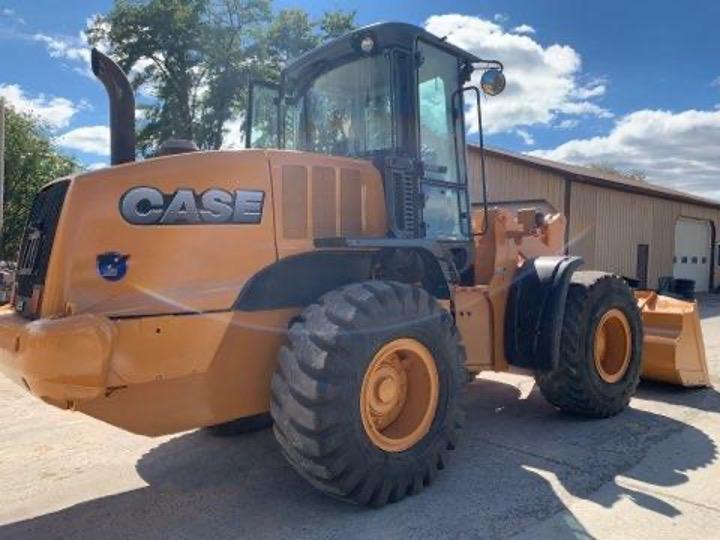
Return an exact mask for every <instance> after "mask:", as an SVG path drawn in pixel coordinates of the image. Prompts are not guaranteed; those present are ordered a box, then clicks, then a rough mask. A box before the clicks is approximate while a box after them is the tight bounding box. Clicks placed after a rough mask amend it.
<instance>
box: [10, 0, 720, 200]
mask: <svg viewBox="0 0 720 540" xmlns="http://www.w3.org/2000/svg"><path fill="white" fill-rule="evenodd" d="M358 5H362V7H361V8H358V20H359V22H360V23H363V24H365V23H372V22H376V21H389V20H398V21H405V22H411V23H415V24H418V25H424V26H426V27H428V29H429V30H431V31H434V32H436V33H438V34H447V35H448V39H449V40H450V41H452V42H455V43H457V44H458V45H461V46H463V47H466V48H468V49H470V50H472V51H473V52H475V53H477V54H479V55H480V56H485V57H497V58H498V59H500V60H501V61H503V62H504V63H505V65H506V75H507V78H508V83H509V84H508V92H506V94H503V95H501V96H498V97H496V98H492V99H488V100H487V101H486V103H485V105H484V106H485V109H486V112H487V117H486V129H487V132H488V142H489V143H490V144H492V145H495V146H500V147H504V148H509V149H512V150H516V151H521V152H531V153H535V154H537V155H541V156H545V157H549V158H552V159H559V160H563V161H572V162H575V163H580V164H588V163H606V164H610V165H614V166H616V167H619V168H620V169H622V170H635V169H638V170H643V171H645V172H646V173H647V174H648V176H649V179H650V180H651V181H654V182H657V183H661V184H663V185H666V186H669V187H675V188H678V189H683V190H688V191H692V192H694V193H697V194H699V195H704V196H707V197H716V198H720V157H719V156H718V155H720V152H717V150H716V148H715V147H716V145H717V142H718V141H720V107H719V104H720V55H718V51H720V47H719V45H720V37H718V32H717V24H718V21H720V2H716V1H711V0H707V1H693V2H689V3H684V4H681V3H678V2H670V1H664V0H653V1H649V0H646V1H632V2H628V1H615V0H603V1H593V2H590V1H579V0H575V1H571V0H502V1H497V0H488V1H482V2H481V1H464V0H456V1H455V2H453V3H452V4H448V3H444V2H417V1H415V2H402V3H401V2H387V0H385V1H379V0H366V1H365V2H363V3H361V4H358ZM110 6H111V2H110V1H97V2H92V1H88V0H82V1H81V0H62V1H60V0H24V1H14V0H0V51H1V52H2V54H0V95H3V96H4V97H5V98H6V99H8V100H9V101H10V102H11V103H15V104H16V105H17V106H18V107H20V108H22V107H31V108H33V110H36V111H37V112H38V113H39V114H41V116H44V117H46V118H48V119H49V120H50V122H51V123H52V125H53V134H54V136H56V137H57V138H58V144H59V145H61V146H62V147H63V148H64V150H65V151H67V152H69V153H72V154H74V155H76V156H77V157H78V158H79V159H80V160H81V161H82V162H83V163H85V164H86V165H99V164H102V163H106V162H107V159H108V158H107V155H106V153H107V150H106V137H107V131H106V128H105V127H104V126H105V125H106V123H107V112H106V101H105V95H104V92H103V90H102V87H101V86H100V85H99V84H98V83H97V82H95V81H94V80H93V79H92V78H91V77H89V76H88V69H87V63H86V56H85V54H84V53H83V50H85V49H86V48H85V47H84V44H83V43H82V38H81V36H80V32H81V30H82V29H83V27H84V26H85V22H86V20H87V18H88V17H90V16H92V15H93V14H95V13H102V12H105V11H107V10H108V9H109V8H110ZM296 6H300V7H303V8H305V9H307V10H308V11H309V12H310V13H311V14H313V15H316V16H319V15H320V14H321V13H322V12H323V11H324V10H326V9H334V8H339V7H343V8H345V7H347V6H348V4H347V3H344V2H339V1H332V0H331V1H313V2H292V1H289V0H280V1H276V2H275V7H276V9H279V8H282V7H296Z"/></svg>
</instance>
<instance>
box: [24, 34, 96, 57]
mask: <svg viewBox="0 0 720 540" xmlns="http://www.w3.org/2000/svg"><path fill="white" fill-rule="evenodd" d="M33 39H34V40H35V41H40V42H42V43H44V44H45V46H46V47H47V50H48V53H49V54H50V56H52V57H53V58H65V59H67V60H73V61H78V62H85V63H88V64H89V63H90V49H89V48H88V47H87V46H86V45H83V44H81V43H80V42H79V40H77V39H72V38H60V37H52V36H48V35H45V34H35V35H34V36H33Z"/></svg>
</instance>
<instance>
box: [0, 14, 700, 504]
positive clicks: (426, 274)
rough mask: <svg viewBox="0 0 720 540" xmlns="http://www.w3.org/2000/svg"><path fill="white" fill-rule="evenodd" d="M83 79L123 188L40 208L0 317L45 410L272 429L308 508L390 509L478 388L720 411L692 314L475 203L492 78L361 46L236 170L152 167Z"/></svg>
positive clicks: (149, 431)
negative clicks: (476, 380)
mask: <svg viewBox="0 0 720 540" xmlns="http://www.w3.org/2000/svg"><path fill="white" fill-rule="evenodd" d="M92 67H93V71H94V73H95V75H96V76H97V77H98V78H99V80H100V81H101V82H102V83H103V84H104V85H105V87H106V89H107V92H108V96H109V103H110V124H111V160H112V166H111V167H109V168H106V169H102V170H98V171H93V172H84V173H79V174H77V175H74V176H71V177H68V178H61V179H58V180H57V181H54V182H52V183H50V184H49V185H47V186H45V187H44V188H43V189H42V190H41V191H40V192H39V194H38V195H37V197H36V199H35V201H34V203H33V205H32V209H31V212H30V217H29V220H28V223H27V227H26V230H25V234H24V238H23V240H22V245H21V249H20V253H19V257H18V263H17V280H16V284H15V288H14V291H13V294H12V299H11V302H10V303H9V304H8V305H6V306H4V307H3V308H2V310H1V311H0V366H2V370H3V371H4V373H6V374H7V376H8V377H10V378H11V379H13V380H14V381H16V382H17V383H18V384H20V385H21V386H22V387H24V388H25V389H27V391H28V392H30V393H32V394H34V395H35V396H37V397H39V398H40V399H42V400H43V401H45V402H47V403H49V404H51V405H54V406H57V407H60V408H62V409H68V410H73V411H80V412H82V413H84V414H87V415H90V416H92V417H95V418H97V419H100V420H102V421H105V422H108V423H110V424H112V425H115V426H118V427H120V428H122V429H125V430H128V431H131V432H134V433H139V434H145V435H161V434H168V433H175V432H180V431H184V430H190V429H194V428H198V427H211V428H213V429H215V430H219V431H223V430H224V429H226V430H230V431H242V430H252V429H256V428H259V427H262V426H263V425H266V424H267V423H268V421H267V419H268V418H270V417H271V419H272V423H273V426H274V427H273V429H274V433H275V437H276V438H277V441H278V443H279V445H280V448H281V449H282V452H283V453H284V455H285V456H286V457H287V459H288V461H289V462H290V464H292V466H293V467H294V468H295V470H296V471H297V472H298V473H299V474H300V475H302V476H303V477H304V478H306V479H307V480H308V481H309V482H310V483H311V484H312V485H313V486H315V487H317V488H318V489H320V490H321V491H323V492H325V493H328V494H330V495H333V496H335V497H339V498H341V499H344V500H347V501H351V502H355V503H360V504H367V505H373V506H381V505H383V504H385V503H387V502H394V501H398V500H400V499H402V498H404V497H405V496H406V495H409V494H414V493H417V492H418V491H420V490H421V489H423V487H424V486H426V485H428V484H430V483H431V482H432V481H433V479H434V478H435V476H436V474H437V473H438V471H440V470H441V469H443V468H444V467H445V465H446V458H447V453H448V452H449V451H451V450H453V449H454V448H455V446H456V444H457V443H458V436H459V434H460V428H461V426H462V423H463V415H464V412H463V410H462V404H461V390H462V388H463V385H464V384H465V383H466V382H468V381H469V380H471V379H472V378H473V377H474V376H475V375H477V374H478V373H480V372H482V371H487V370H495V371H506V370H509V369H521V370H526V371H527V372H529V373H532V374H534V377H535V380H536V382H537V386H538V387H539V389H540V392H542V395H544V396H545V398H546V399H547V400H548V401H549V402H550V403H551V404H552V405H554V406H555V407H556V408H557V409H559V410H560V411H564V412H566V413H570V414H574V415H580V416H584V417H592V418H606V417H610V416H613V415H615V414H618V413H619V412H620V411H622V410H623V409H624V408H625V407H626V406H627V405H628V402H629V400H630V398H631V396H632V395H633V392H634V391H635V389H636V386H637V384H638V381H639V379H640V377H641V375H644V376H646V377H648V378H651V379H656V380H661V381H666V382H669V383H674V384H680V385H684V386H703V385H709V383H710V381H709V377H708V373H707V366H706V362H705V356H704V354H705V353H704V346H703V341H702V335H701V329H700V324H699V319H698V313H697V308H696V305H695V304H694V303H689V302H683V301H679V300H676V299H673V298H668V297H663V296H658V295H657V294H656V293H654V292H652V291H637V292H633V291H632V290H631V289H630V288H629V286H628V285H627V284H626V282H625V281H624V280H623V279H622V278H620V277H618V276H617V275H613V274H609V273H604V272H596V271H584V270H583V271H580V270H578V268H579V266H580V265H581V263H582V260H581V259H580V258H579V257H576V256H572V255H568V254H567V249H566V246H565V232H564V230H565V218H564V217H563V216H562V215H560V214H543V213H542V212H540V211H539V210H538V209H537V208H533V207H528V208H521V209H516V210H511V209H509V208H503V207H501V206H498V205H494V204H492V202H491V201H488V198H487V192H486V191H487V190H486V189H485V185H486V183H485V175H484V168H483V171H482V178H481V179H480V180H481V185H482V187H483V193H482V194H478V195H477V197H476V198H478V199H482V203H481V204H480V205H472V204H471V203H470V193H469V187H470V186H469V182H468V166H467V162H466V138H465V137H466V113H467V114H468V116H470V113H471V112H472V113H474V114H477V119H478V120H480V119H481V117H480V105H481V93H484V94H487V95H496V94H498V93H499V92H500V91H502V89H503V87H504V85H505V79H504V75H503V66H502V64H501V63H500V62H497V61H487V60H483V59H481V58H478V57H476V56H475V55H473V54H470V53H469V52H467V51H464V50H461V49H460V48H458V47H455V46H453V45H452V44H450V43H448V42H447V41H446V40H444V39H441V38H438V37H436V36H434V35H432V34H430V33H428V32H426V31H425V30H423V29H421V28H418V27H415V26H412V25H408V24H401V23H385V24H377V25H372V26H368V27H365V28H362V29H359V30H356V31H353V32H351V33H349V34H347V35H345V36H343V37H341V38H338V39H336V40H334V41H331V42H329V43H327V44H325V45H323V46H321V47H319V48H317V49H315V50H313V51H311V52H309V53H307V54H305V55H304V56H301V57H299V58H298V59H297V60H295V61H294V62H292V63H291V64H289V65H288V66H287V67H286V68H284V70H283V71H282V73H281V74H280V76H279V79H278V80H279V82H278V83H273V84H271V83H264V82H253V83H252V85H251V87H250V90H249V104H248V110H247V113H246V116H245V124H246V133H245V135H246V136H245V139H246V144H247V146H248V148H247V149H244V150H235V151H208V152H201V151H197V149H196V147H195V146H194V145H193V144H192V143H191V142H188V141H185V142H183V141H169V142H168V143H167V144H165V145H163V146H162V148H161V149H160V151H159V152H158V155H157V156H155V157H153V158H149V159H145V160H143V161H136V160H135V120H134V98H133V94H132V89H131V86H130V84H129V83H128V79H127V78H126V76H125V75H124V74H123V72H122V71H121V70H120V69H119V67H118V66H117V65H116V64H115V63H113V62H112V61H111V60H110V59H109V58H108V57H106V56H105V55H103V54H101V53H100V52H98V51H93V53H92ZM478 71H479V72H480V73H481V78H479V80H480V83H481V87H482V88H477V87H476V86H473V85H472V81H473V80H477V78H476V79H473V78H471V76H472V75H473V73H475V72H478ZM497 99H502V98H497ZM474 114H473V115H472V116H474ZM480 136H481V137H482V125H480ZM481 140H482V139H481Z"/></svg>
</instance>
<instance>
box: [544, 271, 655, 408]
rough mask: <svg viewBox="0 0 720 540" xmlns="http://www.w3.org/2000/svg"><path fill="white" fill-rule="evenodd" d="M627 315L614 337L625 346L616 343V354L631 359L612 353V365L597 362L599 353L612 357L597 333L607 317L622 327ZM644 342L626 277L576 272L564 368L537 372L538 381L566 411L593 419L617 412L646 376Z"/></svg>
mask: <svg viewBox="0 0 720 540" xmlns="http://www.w3.org/2000/svg"><path fill="white" fill-rule="evenodd" d="M623 318H624V320H625V322H626V323H627V326H626V327H624V328H625V329H624V330H622V329H621V330H619V333H617V334H616V335H617V336H621V337H620V338H615V340H614V341H615V343H620V344H623V345H624V346H623V347H620V348H616V350H615V358H616V359H619V358H625V361H624V362H621V361H619V360H616V359H613V358H609V359H607V360H606V361H610V362H611V368H608V369H605V368H604V367H603V364H604V361H600V362H599V364H598V362H597V361H596V354H597V356H599V357H600V358H606V357H605V356H604V355H603V354H602V353H599V352H597V353H596V348H597V345H596V335H597V332H600V331H602V330H600V328H601V323H602V322H603V321H605V320H606V319H607V320H611V319H612V320H615V321H616V323H617V324H616V325H619V326H617V328H622V327H623V324H624V323H622V321H623ZM606 324H607V323H606ZM603 341H604V340H603ZM642 342H643V327H642V319H641V317H640V311H639V309H638V307H637V303H636V301H635V297H634V295H633V293H632V291H631V290H630V288H629V287H628V285H627V284H626V283H625V281H624V280H623V279H621V278H620V277H618V276H615V275H612V274H607V273H604V272H576V273H575V274H574V275H573V277H572V280H571V282H570V287H569V289H568V296H567V301H566V305H565V315H564V319H563V326H562V334H561V342H560V355H559V362H558V367H557V368H556V369H555V370H553V371H550V372H536V373H535V381H536V382H537V384H538V386H539V387H540V391H541V393H542V395H543V396H544V397H545V399H546V400H547V401H548V402H550V403H551V404H552V405H554V406H555V407H557V408H559V409H560V410H561V411H563V412H566V413H569V414H573V415H577V416H584V417H588V418H608V417H611V416H614V415H616V414H618V413H620V412H621V411H622V410H623V409H624V408H625V407H627V405H628V403H629V402H630V398H631V397H632V396H633V394H634V393H635V389H636V388H637V385H638V382H639V381H640V369H641V364H642ZM607 343H611V340H609V339H608V341H607ZM607 347H610V345H607ZM607 347H606V346H603V347H602V348H601V349H599V350H601V351H605V350H606V349H607ZM607 350H610V349H607ZM621 350H624V351H625V354H627V355H628V356H624V354H620V353H619V352H618V351H621ZM623 365H624V366H625V367H624V368H622V367H620V366H623Z"/></svg>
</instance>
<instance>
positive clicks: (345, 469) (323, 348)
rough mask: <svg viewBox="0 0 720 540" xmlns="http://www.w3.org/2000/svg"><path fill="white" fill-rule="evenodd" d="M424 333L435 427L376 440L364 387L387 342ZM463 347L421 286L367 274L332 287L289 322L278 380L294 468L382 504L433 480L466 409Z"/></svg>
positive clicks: (323, 486) (332, 490) (283, 433)
mask: <svg viewBox="0 0 720 540" xmlns="http://www.w3.org/2000/svg"><path fill="white" fill-rule="evenodd" d="M398 338H413V339H416V340H418V341H420V342H421V343H422V344H424V345H425V347H427V349H428V350H429V351H430V352H431V353H432V355H433V360H434V363H435V365H436V368H437V371H438V380H439V395H438V404H437V409H436V412H435V416H434V419H433V421H432V424H431V425H430V429H429V432H428V433H427V434H426V435H425V436H424V437H422V439H420V440H419V441H418V442H417V443H416V444H415V445H414V446H412V447H411V448H409V449H407V450H405V451H402V452H386V451H383V450H381V449H380V448H379V447H377V446H375V445H374V444H373V443H372V442H371V440H370V438H369V437H368V435H367V433H366V432H365V429H364V427H363V424H362V418H361V412H360V405H359V404H360V391H361V386H362V382H363V377H364V375H365V372H366V369H367V367H368V365H369V364H370V363H371V361H372V359H373V357H374V355H375V354H376V352H377V351H378V350H379V349H380V348H381V347H382V346H383V345H384V344H386V343H388V342H390V341H392V340H394V339H398ZM464 358H465V357H464V349H463V348H462V345H461V343H460V338H459V334H458V332H457V330H456V328H455V325H454V323H453V320H452V317H451V316H450V314H449V313H448V312H447V311H445V310H444V309H442V308H441V307H440V306H439V304H438V303H437V301H436V300H435V299H434V298H433V297H431V296H430V295H429V294H428V293H427V292H425V291H424V290H423V289H420V288H418V287H414V286H410V285H406V284H402V283H397V282H392V281H368V282H363V283H358V284H353V285H349V286H346V287H342V288H340V289H337V290H335V291H332V292H330V293H327V294H325V295H324V296H323V297H322V298H320V300H319V301H318V303H316V304H312V305H310V306H309V307H308V308H307V309H305V311H304V312H303V314H302V316H301V318H300V320H298V321H296V322H295V323H294V324H293V325H292V326H291V328H290V331H289V342H288V344H287V346H285V347H283V348H282V349H281V352H280V358H279V364H278V368H277V371H276V373H275V375H274V376H273V380H272V401H271V414H272V417H273V420H274V422H275V423H274V431H275V436H276V438H277V440H278V442H279V443H280V446H281V448H282V450H283V453H284V454H285V456H286V458H287V459H288V461H289V462H290V464H291V465H292V466H293V467H294V468H295V470H296V471H297V472H298V473H299V474H300V475H301V476H303V477H304V478H305V479H306V480H308V481H309V482H310V484H312V485H313V486H315V487H316V488H318V489H320V490H321V491H323V492H325V493H327V494H330V495H332V496H335V497H337V498H341V499H343V500H346V501H350V502H354V503H358V504H363V505H371V506H382V505H384V504H386V503H388V502H395V501H398V500H400V499H402V498H404V497H405V496H406V495H410V494H415V493H417V492H419V491H420V490H421V489H422V488H423V487H424V486H426V485H428V484H430V483H431V482H432V481H433V479H434V478H435V476H436V474H437V472H438V471H439V470H440V469H443V468H444V467H445V465H446V462H447V453H448V451H449V450H452V449H454V447H455V445H456V441H457V435H458V429H459V428H460V427H461V424H462V420H463V412H462V410H461V404H460V391H461V388H462V386H463V383H464V382H465V378H466V377H465V371H464Z"/></svg>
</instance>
